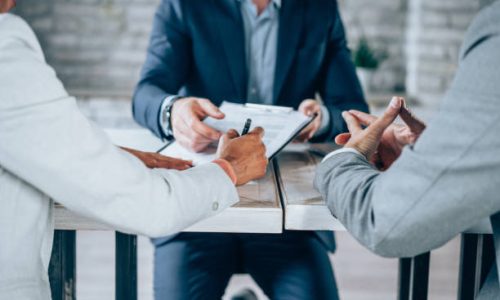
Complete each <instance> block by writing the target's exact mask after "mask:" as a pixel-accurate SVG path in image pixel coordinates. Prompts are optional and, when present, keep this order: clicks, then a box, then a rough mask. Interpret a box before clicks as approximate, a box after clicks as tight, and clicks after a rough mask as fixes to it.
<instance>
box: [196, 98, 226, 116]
mask: <svg viewBox="0 0 500 300" xmlns="http://www.w3.org/2000/svg"><path fill="white" fill-rule="evenodd" d="M198 103H199V104H200V106H201V108H202V109H203V110H204V111H205V113H206V114H207V115H208V116H210V117H212V118H215V119H223V118H224V117H225V115H224V113H223V112H222V111H220V109H219V108H218V107H217V106H215V105H214V104H213V103H212V102H210V100H208V99H199V100H198Z"/></svg>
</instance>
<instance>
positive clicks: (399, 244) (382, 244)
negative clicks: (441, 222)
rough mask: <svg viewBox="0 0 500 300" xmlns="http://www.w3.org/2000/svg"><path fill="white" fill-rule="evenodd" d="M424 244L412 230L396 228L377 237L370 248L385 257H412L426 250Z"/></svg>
mask: <svg viewBox="0 0 500 300" xmlns="http://www.w3.org/2000/svg"><path fill="white" fill-rule="evenodd" d="M426 244H427V243H426V242H425V241H423V240H421V239H420V238H418V237H416V236H415V235H414V233H413V232H412V230H405V229H400V228H396V229H393V230H392V231H389V232H388V233H387V234H385V235H383V236H380V237H378V238H377V240H376V241H375V242H374V243H373V244H372V246H371V247H370V250H371V251H372V252H374V253H375V254H377V255H380V256H382V257H387V258H399V257H413V256H416V255H418V254H421V253H423V252H426V251H428V249H426Z"/></svg>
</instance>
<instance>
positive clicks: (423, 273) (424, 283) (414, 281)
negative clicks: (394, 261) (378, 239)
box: [398, 252, 430, 300]
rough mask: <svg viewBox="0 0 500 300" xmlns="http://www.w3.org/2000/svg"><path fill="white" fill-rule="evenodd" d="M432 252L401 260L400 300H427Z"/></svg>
mask: <svg viewBox="0 0 500 300" xmlns="http://www.w3.org/2000/svg"><path fill="white" fill-rule="evenodd" d="M429 265H430V252H426V253H423V254H420V255H417V256H415V257H411V258H401V259H400V260H399V287H398V299H399V300H425V299H427V294H428V289H429Z"/></svg>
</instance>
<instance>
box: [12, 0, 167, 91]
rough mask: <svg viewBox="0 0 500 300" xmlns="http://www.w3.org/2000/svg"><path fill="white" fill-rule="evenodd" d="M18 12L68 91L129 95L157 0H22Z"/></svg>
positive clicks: (138, 68) (139, 66) (135, 79)
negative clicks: (35, 34)
mask: <svg viewBox="0 0 500 300" xmlns="http://www.w3.org/2000/svg"><path fill="white" fill-rule="evenodd" d="M18 3H19V6H18V8H17V11H16V12H17V13H19V14H20V15H22V16H23V17H24V18H26V19H27V20H28V21H29V23H30V24H31V25H32V26H33V28H34V30H35V32H36V33H37V35H38V37H39V38H40V41H41V43H42V46H43V47H44V50H45V54H46V57H47V60H48V62H49V63H50V64H51V65H52V66H54V68H55V69H56V71H57V73H58V75H59V77H60V78H61V79H62V80H63V82H64V83H65V85H66V87H67V88H68V89H69V90H70V92H72V93H73V94H76V95H79V96H118V97H130V95H131V93H132V89H133V87H134V85H135V83H136V81H137V79H138V76H139V71H140V68H141V65H142V63H143V61H144V58H145V54H146V47H147V43H148V38H149V32H150V27H151V22H152V21H151V20H152V17H153V14H154V11H155V9H156V6H157V4H158V3H159V0H42V1H40V0H23V1H18Z"/></svg>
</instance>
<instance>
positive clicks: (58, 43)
mask: <svg viewBox="0 0 500 300" xmlns="http://www.w3.org/2000/svg"><path fill="white" fill-rule="evenodd" d="M285 1H286V0H285ZM304 1H306V0H304ZM310 1H313V0H310ZM491 2H493V1H492V0H439V1H435V0H377V1H373V0H339V6H340V11H341V14H342V17H343V20H344V25H345V28H346V31H347V34H348V39H349V45H350V48H351V50H352V51H353V58H354V61H355V63H356V64H357V66H358V67H359V68H358V74H359V77H360V79H361V81H362V84H363V87H364V90H365V93H366V95H367V100H368V101H369V103H370V105H371V107H372V109H373V111H375V112H377V111H380V108H381V107H382V106H383V105H385V104H386V103H387V101H388V100H389V99H390V96H391V95H393V94H398V95H403V96H406V97H407V99H409V100H410V103H411V107H412V108H413V110H415V111H416V113H417V114H418V115H420V116H422V118H423V119H424V120H427V121H428V120H429V119H431V117H432V114H433V113H434V112H435V111H436V109H437V108H438V106H439V102H440V99H441V98H442V97H443V94H444V92H445V91H446V89H447V87H448V86H449V84H450V82H451V80H452V79H453V74H454V71H455V69H456V67H457V61H458V53H459V49H460V44H461V41H462V39H463V36H464V34H465V31H466V28H467V27H468V25H469V24H470V22H471V20H472V19H473V18H474V16H475V15H476V13H477V12H478V11H479V10H480V9H481V8H482V7H484V6H486V5H488V4H489V3H491ZM158 3H159V0H43V1H40V0H23V1H19V2H18V7H17V8H16V10H15V13H16V14H19V15H20V16H22V17H23V18H25V19H26V20H27V21H28V22H29V23H30V25H31V26H32V27H33V28H34V30H35V32H36V34H37V35H38V37H39V39H40V42H41V44H42V47H43V49H44V50H45V55H46V58H47V61H48V62H49V64H51V65H52V66H53V67H54V68H55V70H56V72H57V74H58V76H59V77H60V79H61V80H62V81H63V82H64V84H65V86H66V88H67V89H68V91H69V93H70V94H72V95H74V96H76V97H77V98H78V100H79V105H80V107H81V109H82V110H83V111H84V113H85V114H86V115H87V116H89V117H90V118H92V119H93V120H94V121H95V122H97V123H98V124H99V125H101V126H103V127H108V128H110V127H111V128H131V127H136V126H137V125H136V124H135V123H134V121H133V120H132V117H131V106H130V99H131V95H132V91H133V88H134V85H135V83H136V81H137V79H138V76H139V71H140V68H141V65H142V63H143V61H144V58H145V53H146V47H147V44H148V38H149V32H150V28H151V24H152V18H153V15H154V12H155V9H156V7H157V5H158ZM337 237H338V251H337V253H336V254H335V255H333V256H332V260H333V261H334V268H335V271H336V276H337V279H338V281H339V286H340V292H341V296H342V298H343V299H395V298H396V284H397V280H396V278H397V261H396V260H389V259H383V258H379V257H376V256H374V255H372V254H370V253H369V252H367V251H366V250H364V249H362V248H361V247H360V246H359V245H358V244H357V243H356V242H355V241H354V240H353V239H352V238H351V237H350V236H349V235H347V234H346V233H338V234H337ZM77 255H78V259H77V262H78V267H77V270H78V271H77V272H78V273H77V274H78V286H77V293H78V298H79V299H84V300H87V299H113V298H114V294H113V293H114V287H113V283H114V258H113V256H114V235H113V234H112V233H109V232H108V233H106V232H78V254H77ZM458 255H459V242H458V240H457V239H455V240H453V241H451V242H450V243H448V244H447V245H446V246H444V247H443V248H441V249H439V250H438V251H434V252H432V258H431V279H430V299H453V298H455V294H456V289H457V281H458V275H457V274H458V271H457V270H458ZM151 272H152V247H151V245H150V243H149V241H148V240H147V239H145V238H140V239H139V273H140V274H139V280H140V283H139V293H140V299H152V284H151V280H152V273H151ZM251 285H253V283H252V281H251V279H249V277H247V276H236V277H235V278H233V280H232V282H231V285H230V286H229V288H228V291H227V297H229V295H230V294H232V293H234V292H235V291H238V290H239V289H241V288H242V287H245V286H251Z"/></svg>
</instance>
